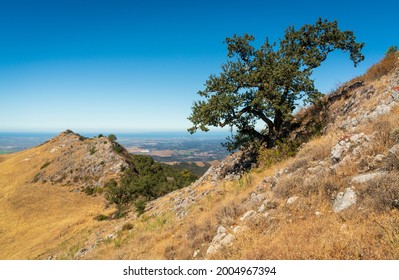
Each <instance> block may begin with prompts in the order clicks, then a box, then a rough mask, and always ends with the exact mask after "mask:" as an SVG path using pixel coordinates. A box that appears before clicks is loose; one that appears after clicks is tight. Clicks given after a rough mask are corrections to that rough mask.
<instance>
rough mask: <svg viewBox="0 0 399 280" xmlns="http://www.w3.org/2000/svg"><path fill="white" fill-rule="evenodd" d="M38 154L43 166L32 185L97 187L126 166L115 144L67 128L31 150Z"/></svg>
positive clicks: (122, 154) (120, 150) (120, 148)
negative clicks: (38, 183) (48, 183)
mask: <svg viewBox="0 0 399 280" xmlns="http://www.w3.org/2000/svg"><path fill="white" fill-rule="evenodd" d="M116 146H117V147H118V149H115V147H116ZM38 151H40V154H41V157H40V161H42V162H43V164H42V167H41V168H40V170H39V173H37V174H36V176H35V177H34V178H33V179H32V181H33V182H35V183H36V182H43V183H46V182H50V183H60V184H63V185H68V186H73V187H74V188H82V187H88V186H97V187H101V186H103V185H104V184H105V183H106V182H107V181H108V180H109V179H111V178H115V177H118V176H119V175H120V173H121V172H122V170H123V169H124V168H126V167H128V166H129V163H128V161H127V160H126V156H125V153H124V152H125V150H124V148H122V147H121V146H120V145H119V144H118V143H116V142H114V141H111V140H110V139H108V138H107V137H104V136H102V137H94V138H86V137H83V136H81V135H79V134H77V133H74V132H73V131H72V130H69V129H68V130H66V131H64V132H61V133H60V134H58V135H57V136H55V137H54V138H52V139H50V140H49V141H47V142H45V143H44V144H42V145H41V146H39V147H36V148H33V149H32V152H33V153H37V152H38Z"/></svg>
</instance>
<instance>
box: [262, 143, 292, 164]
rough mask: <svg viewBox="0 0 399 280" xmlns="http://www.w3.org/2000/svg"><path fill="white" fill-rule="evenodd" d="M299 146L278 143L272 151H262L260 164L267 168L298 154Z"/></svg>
mask: <svg viewBox="0 0 399 280" xmlns="http://www.w3.org/2000/svg"><path fill="white" fill-rule="evenodd" d="M298 147H299V145H298V144H297V143H294V142H289V141H283V142H281V141H277V142H276V146H275V147H274V148H272V149H261V151H260V155H259V163H260V164H261V165H262V167H264V168H267V167H270V166H272V165H274V164H276V163H278V162H281V161H283V160H285V159H287V158H289V157H292V156H294V155H295V154H296V151H297V149H298Z"/></svg>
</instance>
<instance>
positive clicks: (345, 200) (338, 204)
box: [333, 188, 357, 213]
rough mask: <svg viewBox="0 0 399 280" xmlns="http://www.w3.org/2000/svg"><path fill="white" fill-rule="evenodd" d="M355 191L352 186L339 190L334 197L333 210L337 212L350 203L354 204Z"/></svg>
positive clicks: (349, 205)
mask: <svg viewBox="0 0 399 280" xmlns="http://www.w3.org/2000/svg"><path fill="white" fill-rule="evenodd" d="M356 198H357V196H356V193H355V191H354V190H353V189H352V188H347V189H345V191H344V192H340V193H339V194H338V195H337V197H336V198H335V201H334V205H333V210H334V212H336V213H338V212H341V211H343V210H345V209H347V208H349V207H351V206H352V205H354V204H356Z"/></svg>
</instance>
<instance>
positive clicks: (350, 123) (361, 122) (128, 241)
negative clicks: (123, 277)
mask: <svg viewBox="0 0 399 280" xmlns="http://www.w3.org/2000/svg"><path fill="white" fill-rule="evenodd" d="M396 61H397V59H396V57H395V62H394V63H396V65H395V64H393V66H392V67H391V68H389V71H387V73H384V74H383V75H379V76H378V77H373V78H372V79H371V78H369V76H370V73H369V72H368V73H366V75H365V76H364V77H360V78H358V79H356V80H354V81H351V82H348V83H347V84H345V85H344V86H342V87H341V88H339V89H338V90H336V91H335V92H333V93H332V94H330V95H328V96H326V97H325V98H324V100H323V102H322V106H321V107H311V108H306V109H304V110H302V111H300V112H299V113H298V114H297V115H296V116H295V120H294V121H295V122H297V123H298V127H297V128H296V130H295V131H294V132H293V134H292V139H291V140H292V141H299V140H300V141H302V142H303V143H302V144H301V145H300V147H299V148H298V149H297V150H296V151H295V152H293V151H292V150H289V149H288V150H286V149H285V148H286V147H285V146H284V145H281V147H278V148H276V149H273V150H263V151H261V153H260V156H259V158H258V159H257V163H256V164H255V163H254V158H255V154H256V153H254V152H253V151H247V152H239V153H236V154H233V155H230V156H229V157H227V158H226V159H225V160H224V161H223V162H222V163H221V164H220V165H219V166H216V167H212V168H210V169H209V170H208V172H207V173H206V174H204V176H202V177H201V178H200V179H199V180H197V181H196V182H195V183H193V184H191V185H190V186H188V187H186V188H183V189H178V190H175V191H173V192H171V193H169V194H166V195H164V196H163V197H160V198H158V199H156V200H153V201H151V202H149V203H148V204H147V207H146V211H145V213H144V214H143V215H141V216H137V215H136V213H135V212H134V210H132V209H131V210H130V211H128V212H127V213H126V215H125V216H124V217H123V218H121V219H110V220H101V219H95V217H96V216H97V215H99V214H102V215H104V216H107V215H110V214H111V213H112V212H113V211H114V209H113V208H112V207H106V206H105V204H104V199H103V198H102V197H101V196H96V197H93V196H87V195H85V194H84V193H82V192H81V191H79V190H80V189H82V190H84V189H85V188H86V187H87V186H92V185H94V186H101V183H98V182H105V181H106V180H108V179H110V178H112V177H113V176H118V172H121V170H122V169H124V168H123V166H125V165H126V166H127V165H129V164H131V161H126V158H125V155H124V153H122V154H120V153H114V149H112V147H111V146H112V143H108V142H107V140H106V138H104V139H103V138H98V139H81V138H79V136H78V135H75V134H71V135H69V133H64V134H62V135H61V136H60V137H57V138H55V139H53V140H52V141H50V142H48V143H45V144H43V145H42V146H39V147H36V148H33V149H29V150H26V151H22V152H20V153H17V154H15V155H12V156H8V155H7V156H2V157H1V158H0V211H1V212H2V213H5V216H4V217H5V218H4V219H1V220H0V233H1V234H0V244H1V245H0V258H7V259H9V258H11V259H13V258H27V259H48V258H50V259H398V258H399V185H398V182H399V125H398V124H399V67H398V65H397V62H396ZM305 140H306V141H305ZM106 142H107V143H106ZM75 145H76V146H75ZM93 147H94V148H93ZM107 149H108V150H107ZM103 153H104V156H103ZM75 155H78V156H76V157H75ZM77 159H82V160H77ZM103 161H104V163H102V162H103ZM99 166H105V167H106V168H104V169H102V168H101V167H99ZM76 177H77V178H76ZM115 178H116V177H115Z"/></svg>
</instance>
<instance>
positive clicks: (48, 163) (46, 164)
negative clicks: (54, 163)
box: [40, 161, 51, 169]
mask: <svg viewBox="0 0 399 280" xmlns="http://www.w3.org/2000/svg"><path fill="white" fill-rule="evenodd" d="M50 163H51V162H50V161H48V162H46V163H45V164H43V165H42V167H40V169H44V168H46V167H47V166H49V165H50Z"/></svg>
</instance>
